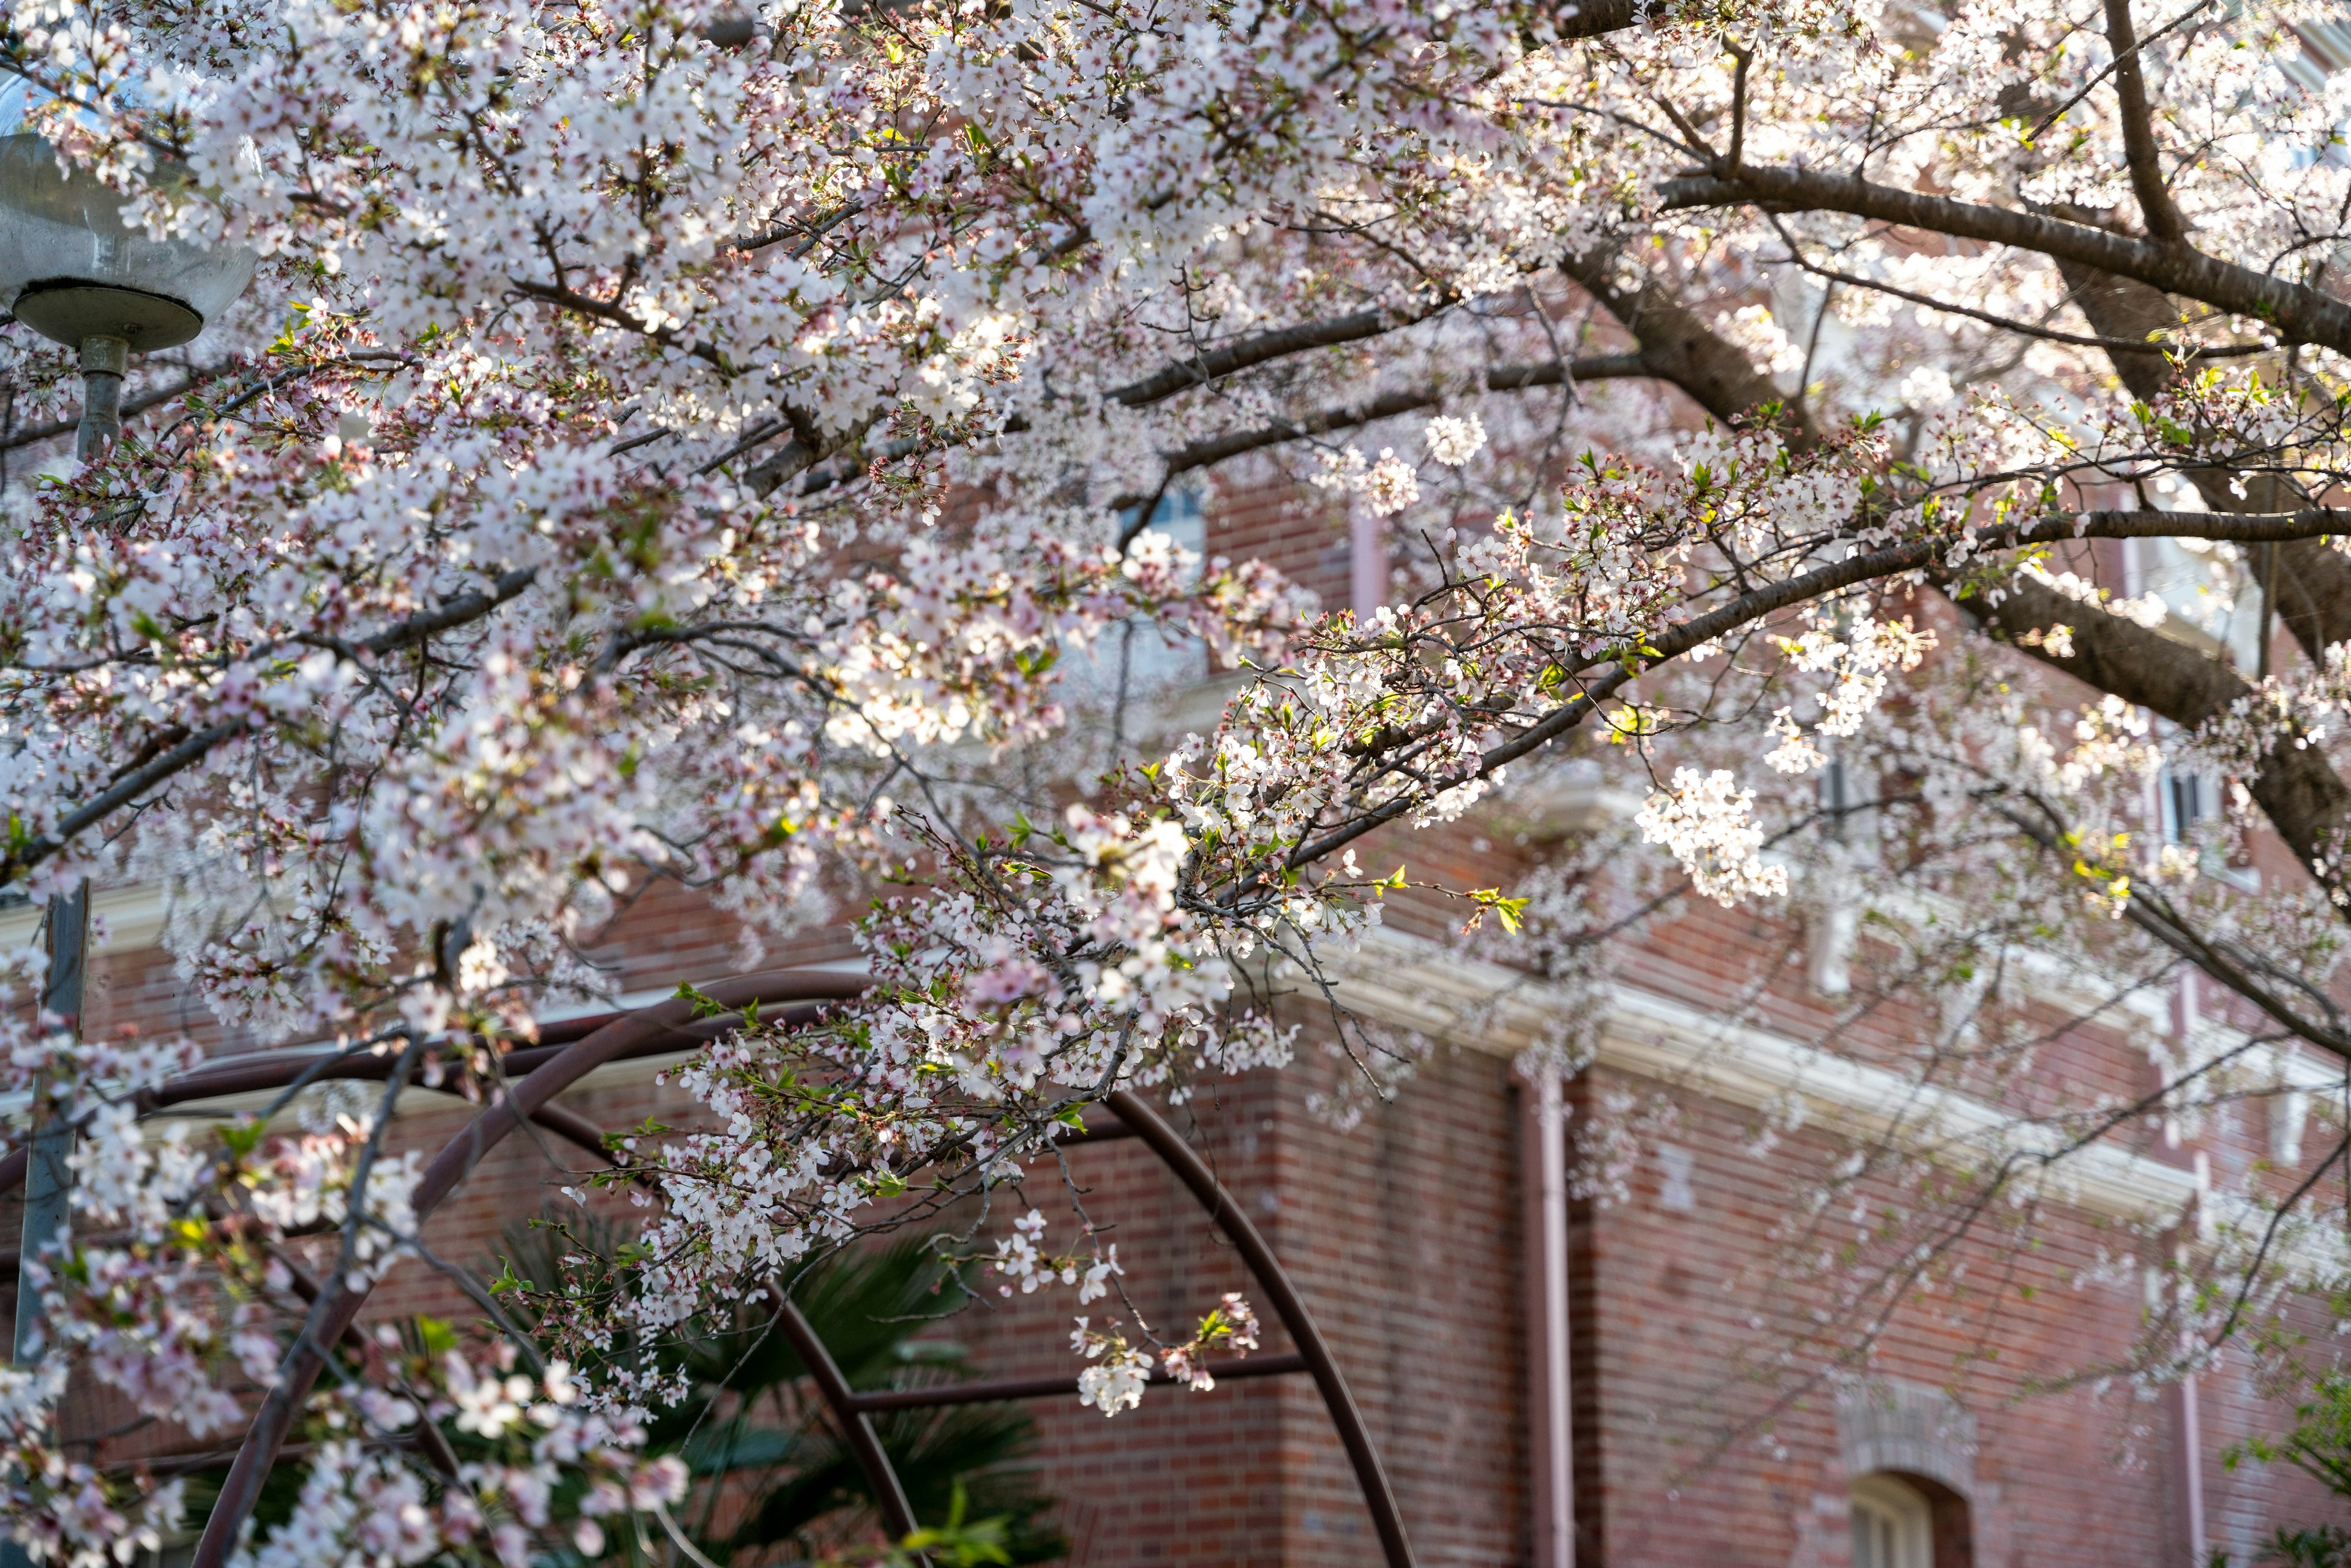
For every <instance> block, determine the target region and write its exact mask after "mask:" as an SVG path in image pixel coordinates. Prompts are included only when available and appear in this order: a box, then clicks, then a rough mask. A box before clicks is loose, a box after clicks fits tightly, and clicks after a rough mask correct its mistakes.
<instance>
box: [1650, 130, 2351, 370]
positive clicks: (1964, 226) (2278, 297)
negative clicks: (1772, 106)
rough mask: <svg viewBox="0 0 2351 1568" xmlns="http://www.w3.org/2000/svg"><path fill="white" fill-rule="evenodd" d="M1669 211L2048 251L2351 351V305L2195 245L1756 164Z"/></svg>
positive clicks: (1708, 180)
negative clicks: (1729, 210)
mask: <svg viewBox="0 0 2351 1568" xmlns="http://www.w3.org/2000/svg"><path fill="white" fill-rule="evenodd" d="M1657 195H1658V199H1659V204H1660V206H1661V207H1663V208H1664V209H1665V210H1666V211H1668V212H1673V211H1681V210H1686V209H1689V208H1698V207H1723V206H1765V207H1770V208H1772V209H1775V210H1778V211H1782V212H1786V211H1794V210H1802V211H1819V212H1834V213H1844V214H1850V215H1851V216H1854V217H1859V218H1870V219H1874V220H1876V222H1879V223H1885V224H1893V225H1898V226H1900V227H1904V228H1914V229H1921V230H1925V231H1927V232H1928V233H1934V234H1945V235H1952V236H1953V237H1955V238H1959V239H1971V240H1980V241H1983V242H1985V243H1987V244H1991V245H2002V246H2011V247H2013V248H2015V249H2018V250H2027V251H2038V252H2039V253H2041V254H2042V255H2043V256H2049V257H2050V258H2052V259H2053V260H2057V261H2071V262H2076V263H2079V264H2080V265H2082V266H2084V267H2095V268H2097V269H2098V270H2100V271H2102V272H2111V273H2114V274H2116V275H2117V276H2119V277H2132V278H2137V280H2138V281H2140V282H2142V283H2145V284H2148V285H2150V286H2151V287H2157V288H2160V289H2162V290H2163V291H2164V292H2166V293H2168V294H2180V295H2185V296H2187V297H2188V298H2191V299H2198V300H2201V301H2202V302H2203V303H2205V304H2207V305H2210V306H2213V307H2215V308H2219V309H2222V310H2227V311H2230V312H2232V313H2234V314H2237V315H2241V316H2252V317H2256V318H2259V319H2262V320H2264V321H2267V322H2270V323H2271V324H2272V325H2273V326H2274V327H2276V328H2277V329H2278V330H2279V331H2281V332H2282V333H2283V334H2284V335H2285V336H2286V337H2288V338H2290V339H2293V340H2299V341H2303V342H2309V343H2316V344H2319V345H2321V346H2322V347H2325V348H2329V349H2333V350H2335V351H2336V352H2337V353H2346V354H2351V305H2347V304H2346V303H2345V302H2343V301H2342V300H2339V299H2336V298H2333V297H2332V296H2330V295H2326V294H2322V293H2320V292H2319V291H2318V290H2317V289H2314V288H2311V287H2304V286H2303V285H2300V284H2294V283H2288V282H2287V281H2285V280H2284V279H2283V278H2280V277H2272V276H2270V275H2268V274H2266V273H2262V272H2257V271H2255V270H2254V269H2253V268H2252V267H2243V266H2240V265H2239V264H2237V263H2235V262H2229V261H2222V260H2220V259H2219V258H2218V257H2215V256H2207V255H2205V254H2204V253H2203V252H2201V251H2199V250H2196V249H2194V248H2193V247H2191V246H2187V245H2185V244H2179V245H2173V244H2165V243H2161V242H2158V241H2153V240H2136V239H2129V238H2126V237H2125V236H2123V235H2116V234H2109V233H2107V232H2106V231H2105V230H2104V229H2098V228H2093V227H2091V226H2089V225H2086V224H2075V223H2066V222H2064V221H2061V220H2059V219H2056V218H2047V217H2042V216H2039V215H2038V214H2032V213H2021V212H2017V211H2014V210H2012V209H2011V208H2007V207H1993V206H1986V205H1983V204H1980V203H1976V202H1962V201H1958V200H1955V199H1953V198H1951V197H1949V196H1931V195H1927V194H1923V193H1919V192H1916V191H1904V190H1897V189H1896V188H1895V187H1893V186H1891V185H1880V184H1877V183H1874V182H1872V181H1870V180H1866V179H1865V178H1863V177H1862V176H1860V175H1858V174H1831V173H1825V172H1819V171H1816V170H1811V169H1792V168H1784V167H1778V166H1770V165H1763V166H1759V165H1753V164H1750V165H1749V166H1748V167H1747V168H1745V169H1742V170H1740V172H1739V173H1738V175H1737V176H1736V177H1728V176H1723V175H1716V174H1707V175H1694V176H1690V177H1687V178H1681V179H1674V180H1667V181H1666V182H1664V183H1662V184H1660V185H1659V186H1658V187H1657Z"/></svg>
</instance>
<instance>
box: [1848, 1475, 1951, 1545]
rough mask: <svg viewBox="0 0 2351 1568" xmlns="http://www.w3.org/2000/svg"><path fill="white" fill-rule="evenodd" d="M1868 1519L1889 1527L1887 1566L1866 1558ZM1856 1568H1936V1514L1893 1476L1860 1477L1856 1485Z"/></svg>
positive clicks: (1887, 1534) (1918, 1494) (1925, 1502)
mask: <svg viewBox="0 0 2351 1568" xmlns="http://www.w3.org/2000/svg"><path fill="white" fill-rule="evenodd" d="M1865 1518H1867V1519H1872V1520H1876V1521H1880V1522H1881V1523H1883V1524H1884V1525H1885V1526H1886V1536H1887V1538H1888V1543H1889V1544H1890V1545H1891V1546H1892V1547H1893V1552H1892V1553H1891V1555H1890V1556H1889V1557H1888V1558H1887V1559H1886V1561H1885V1562H1883V1563H1879V1562H1876V1561H1874V1560H1870V1559H1867V1558H1865V1557H1864V1555H1863V1552H1862V1548H1861V1540H1860V1535H1861V1526H1862V1521H1863V1520H1864V1519H1865ZM1853 1519H1854V1553H1853V1558H1854V1563H1855V1568H1935V1515H1934V1511H1933V1510H1932V1509H1931V1508H1930V1507H1929V1506H1928V1501H1927V1499H1926V1497H1925V1496H1924V1495H1923V1494H1922V1493H1920V1491H1919V1490H1918V1489H1917V1488H1916V1487H1914V1486H1911V1485H1909V1484H1908V1483H1907V1482H1905V1481H1900V1480H1896V1479H1895V1478H1894V1477H1892V1476H1889V1475H1883V1474H1880V1475H1867V1476H1861V1477H1857V1478H1856V1479H1855V1481H1854V1483H1853Z"/></svg>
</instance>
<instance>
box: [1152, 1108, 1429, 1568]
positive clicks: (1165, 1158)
mask: <svg viewBox="0 0 2351 1568" xmlns="http://www.w3.org/2000/svg"><path fill="white" fill-rule="evenodd" d="M1107 1103H1108V1104H1109V1106H1110V1110H1111V1114H1113V1115H1114V1116H1116V1117H1117V1118H1118V1119H1119V1120H1120V1121H1121V1122H1123V1123H1124V1124H1126V1126H1127V1127H1128V1129H1129V1130H1131V1131H1132V1132H1133V1133H1134V1135H1135V1136H1136V1137H1138V1138H1140V1139H1142V1140H1143V1141H1144V1143H1145V1144H1146V1145H1149V1146H1150V1148H1151V1152H1152V1153H1153V1154H1155V1155H1158V1156H1159V1159H1160V1163H1161V1164H1163V1165H1165V1166H1166V1167H1167V1168H1168V1169H1169V1170H1171V1171H1173V1172H1175V1177H1176V1179H1177V1180H1178V1181H1181V1182H1182V1183H1183V1184H1184V1185H1185V1186H1186V1187H1189V1188H1190V1189H1191V1192H1192V1196H1193V1197H1196V1198H1197V1199H1198V1200H1199V1202H1200V1207H1202V1208H1205V1209H1207V1211H1208V1218H1209V1220H1210V1221H1211V1222H1213V1223H1214V1224H1215V1226H1216V1227H1217V1229H1219V1230H1221V1231H1223V1232H1224V1233H1225V1237H1226V1239H1228V1240H1229V1241H1230V1242H1232V1244H1233V1249H1234V1250H1235V1251H1237V1252H1238V1253H1239V1254H1240V1255H1241V1261H1242V1262H1243V1263H1245V1264H1247V1265H1248V1266H1249V1273H1250V1274H1251V1275H1253V1276H1254V1277H1255V1278H1256V1280H1257V1282H1258V1285H1259V1288H1260V1289H1261V1290H1263V1291H1264V1292H1265V1299H1266V1301H1267V1302H1268V1303H1269V1304H1270V1305H1271V1306H1272V1308H1273V1311H1274V1315H1275V1316H1276V1317H1278V1318H1280V1320H1281V1324H1282V1326H1283V1327H1284V1328H1286V1329H1288V1330H1289V1331H1290V1343H1293V1344H1295V1345H1297V1346H1298V1354H1300V1355H1301V1356H1302V1357H1303V1358H1304V1359H1305V1362H1306V1369H1307V1371H1309V1372H1311V1373H1312V1374H1313V1375H1314V1386H1315V1387H1316V1388H1317V1389H1319V1390H1321V1392H1322V1406H1323V1408H1324V1409H1326V1410H1328V1411H1329V1412H1330V1413H1331V1425H1332V1426H1333V1427H1337V1428H1338V1432H1339V1441H1340V1443H1341V1444H1343V1446H1344V1447H1345V1448H1346V1450H1347V1462H1348V1463H1349V1464H1350V1465H1352V1466H1353V1467H1354V1470H1355V1481H1356V1484H1357V1485H1359V1486H1361V1487H1362V1488H1363V1489H1364V1507H1365V1508H1367V1509H1369V1510H1370V1511H1371V1514H1372V1527H1373V1528H1374V1530H1376V1531H1379V1537H1380V1551H1381V1553H1382V1554H1383V1555H1384V1556H1385V1557H1386V1558H1387V1562H1388V1568H1414V1560H1413V1555H1412V1542H1411V1541H1410V1540H1409V1539H1408V1538H1407V1537H1406V1536H1405V1532H1404V1514H1403V1512H1402V1511H1401V1510H1399V1509H1398V1508H1397V1507H1396V1500H1395V1489H1394V1488H1393V1487H1391V1486H1390V1485H1389V1484H1388V1473H1387V1469H1386V1468H1385V1467H1384V1466H1383V1465H1382V1464H1381V1463H1380V1453H1379V1450H1378V1449H1377V1448H1374V1447H1373V1445H1372V1435H1371V1431H1370V1429H1369V1428H1368V1427H1365V1426H1364V1414H1363V1412H1362V1411H1361V1410H1360V1409H1358V1408H1357V1407H1356V1406H1355V1396H1354V1394H1353V1391H1352V1390H1350V1389H1349V1388H1348V1386H1347V1379H1346V1376H1345V1375H1344V1374H1343V1373H1342V1372H1341V1371H1340V1370H1339V1364H1338V1362H1337V1361H1336V1360H1335V1359H1334V1358H1333V1357H1332V1354H1331V1346H1330V1343H1329V1342H1328V1341H1326V1340H1325V1339H1323V1337H1322V1325H1321V1324H1319V1323H1317V1322H1315V1321H1314V1314H1313V1313H1312V1312H1309V1311H1307V1308H1306V1301H1305V1299H1304V1298H1303V1297H1301V1295H1299V1293H1298V1288H1297V1287H1296V1286H1295V1285H1293V1284H1291V1283H1290V1275H1289V1272H1288V1271H1287V1270H1284V1269H1283V1268H1282V1266H1281V1260H1280V1259H1278V1258H1276V1257H1275V1256H1274V1255H1273V1249H1272V1248H1271V1247H1269V1246H1267V1245H1266V1240H1265V1237H1264V1236H1263V1235H1262V1234H1261V1233H1259V1230H1258V1228H1257V1226H1256V1225H1255V1224H1254V1223H1253V1222H1251V1220H1250V1219H1249V1215H1248V1213H1247V1212H1246V1211H1244V1210H1243V1209H1242V1207H1241V1206H1240V1204H1239V1203H1238V1202H1237V1201H1236V1200H1235V1199H1234V1197H1233V1195H1232V1194H1231V1193H1229V1192H1227V1191H1226V1190H1225V1184H1224V1183H1222V1182H1220V1181H1218V1180H1217V1173H1216V1172H1214V1171H1212V1170H1210V1169H1209V1168H1208V1162H1207V1161H1206V1160H1204V1159H1202V1158H1201V1157H1200V1154H1199V1151H1198V1150H1196V1149H1195V1148H1194V1147H1192V1145H1189V1144H1187V1143H1186V1142H1185V1141H1184V1139H1183V1136H1182V1134H1178V1133H1177V1132H1176V1131H1175V1128H1173V1127H1171V1126H1169V1125H1168V1124H1166V1123H1165V1121H1163V1120H1162V1119H1161V1118H1160V1116H1159V1113H1157V1112H1155V1111H1154V1110H1152V1108H1151V1107H1150V1106H1148V1105H1146V1104H1144V1103H1143V1101H1142V1100H1141V1099H1139V1098H1137V1097H1136V1095H1135V1094H1134V1092H1133V1091H1132V1090H1126V1089H1114V1090H1113V1091H1111V1093H1110V1097H1109V1100H1108V1101H1107Z"/></svg>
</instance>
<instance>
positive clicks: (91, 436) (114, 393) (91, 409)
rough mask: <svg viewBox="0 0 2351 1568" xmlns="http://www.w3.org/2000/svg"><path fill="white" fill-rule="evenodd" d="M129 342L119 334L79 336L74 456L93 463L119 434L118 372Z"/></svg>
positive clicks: (126, 362)
mask: <svg viewBox="0 0 2351 1568" xmlns="http://www.w3.org/2000/svg"><path fill="white" fill-rule="evenodd" d="M130 363H131V345H130V344H128V343H126V342H124V341H123V340H121V339H120V338H84V339H83V340H81V425H80V428H79V429H78V430H77V431H76V432H75V433H74V456H75V458H76V459H77V460H78V461H80V462H83V463H95V462H97V461H98V460H99V458H101V457H103V456H105V455H107V453H108V452H109V451H110V450H111V449H112V448H113V445H114V439H115V437H116V436H118V435H120V434H122V372H123V371H125V370H126V369H128V368H129V366H130Z"/></svg>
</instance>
